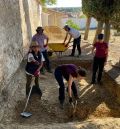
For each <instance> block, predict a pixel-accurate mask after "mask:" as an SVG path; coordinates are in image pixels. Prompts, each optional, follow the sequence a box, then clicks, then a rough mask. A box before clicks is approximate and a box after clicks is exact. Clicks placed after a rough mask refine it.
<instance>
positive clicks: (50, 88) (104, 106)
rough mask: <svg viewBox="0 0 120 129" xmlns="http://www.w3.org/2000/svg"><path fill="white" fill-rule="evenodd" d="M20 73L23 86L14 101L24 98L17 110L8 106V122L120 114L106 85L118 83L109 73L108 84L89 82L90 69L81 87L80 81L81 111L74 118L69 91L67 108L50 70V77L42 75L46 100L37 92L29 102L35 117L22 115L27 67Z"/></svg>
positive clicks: (58, 121) (63, 120)
mask: <svg viewBox="0 0 120 129" xmlns="http://www.w3.org/2000/svg"><path fill="white" fill-rule="evenodd" d="M23 66H24V65H23ZM23 66H22V67H23ZM18 75H20V76H18V80H19V81H18V83H20V86H19V88H18V90H17V91H16V93H15V96H14V97H13V98H11V99H13V100H11V103H12V101H14V100H15V99H16V100H17V99H19V97H22V98H23V99H22V100H21V101H18V102H17V104H16V105H15V108H14V110H13V107H12V106H11V107H9V110H8V109H7V110H6V111H5V115H4V118H3V121H2V123H4V124H7V123H18V124H22V125H24V124H25V125H28V124H29V125H34V124H37V123H44V124H49V123H66V122H73V121H76V122H77V121H83V120H86V119H89V118H90V119H96V118H107V117H116V118H118V117H120V108H119V105H118V104H117V103H116V102H115V98H114V96H111V95H110V94H109V93H108V92H107V91H106V88H105V87H107V86H111V85H115V82H114V81H112V80H111V78H109V77H108V76H107V75H106V74H105V75H104V82H106V81H107V84H105V83H104V85H103V86H98V85H94V86H93V85H89V83H90V78H91V71H90V69H89V70H88V76H87V78H86V81H85V80H82V81H81V82H80V85H81V86H80V85H79V84H78V90H79V95H80V99H79V101H78V107H77V111H76V113H75V116H74V117H73V118H70V114H71V113H70V112H69V110H68V109H69V104H68V96H67V93H66V102H65V106H64V110H61V109H60V108H59V102H58V84H57V82H56V81H55V79H54V76H53V74H49V73H46V76H44V77H41V78H40V87H41V89H42V91H43V96H42V100H40V99H39V96H37V95H34V96H32V98H31V100H30V103H29V105H28V108H27V111H30V112H31V113H32V114H33V115H32V117H30V118H29V119H25V118H22V117H21V116H20V113H21V112H22V110H23V108H24V104H25V76H24V72H23V68H21V70H20V71H19V73H18ZM21 77H22V78H21ZM21 79H22V80H21ZM20 80H21V81H20ZM8 105H10V104H8Z"/></svg>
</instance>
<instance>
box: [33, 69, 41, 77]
mask: <svg viewBox="0 0 120 129" xmlns="http://www.w3.org/2000/svg"><path fill="white" fill-rule="evenodd" d="M39 75H40V70H39V69H37V70H36V71H35V73H34V76H35V77H38V76H39Z"/></svg>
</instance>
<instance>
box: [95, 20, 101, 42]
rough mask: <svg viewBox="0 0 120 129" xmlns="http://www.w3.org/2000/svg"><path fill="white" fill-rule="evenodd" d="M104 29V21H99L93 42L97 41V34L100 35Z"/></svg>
mask: <svg viewBox="0 0 120 129" xmlns="http://www.w3.org/2000/svg"><path fill="white" fill-rule="evenodd" d="M102 29H103V22H102V21H98V25H97V30H96V33H95V37H94V40H93V44H94V43H95V42H96V40H97V36H98V34H100V33H101V32H102Z"/></svg>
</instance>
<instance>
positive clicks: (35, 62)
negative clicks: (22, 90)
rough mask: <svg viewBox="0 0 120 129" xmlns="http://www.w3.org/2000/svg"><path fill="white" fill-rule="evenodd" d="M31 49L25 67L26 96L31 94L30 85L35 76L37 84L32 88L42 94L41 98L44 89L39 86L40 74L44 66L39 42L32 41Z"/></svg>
mask: <svg viewBox="0 0 120 129" xmlns="http://www.w3.org/2000/svg"><path fill="white" fill-rule="evenodd" d="M30 49H31V51H30V52H29V53H28V57H27V65H26V67H25V71H26V96H28V95H29V91H30V85H31V82H32V79H33V77H34V78H35V86H34V87H33V89H32V93H33V92H37V93H38V94H39V95H40V98H41V96H42V91H41V89H40V88H39V75H40V69H41V68H42V66H43V61H44V58H43V55H42V53H41V52H40V46H39V44H38V42H36V41H32V43H31V46H30Z"/></svg>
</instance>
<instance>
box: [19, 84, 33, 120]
mask: <svg viewBox="0 0 120 129" xmlns="http://www.w3.org/2000/svg"><path fill="white" fill-rule="evenodd" d="M32 89H33V86H31V88H30V91H29V95H28V98H27V101H26V104H25V107H24V109H23V112H22V113H20V115H21V116H22V117H25V118H28V117H30V116H32V113H30V112H26V108H27V105H28V102H29V99H30V95H31V92H32Z"/></svg>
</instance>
